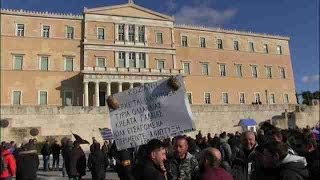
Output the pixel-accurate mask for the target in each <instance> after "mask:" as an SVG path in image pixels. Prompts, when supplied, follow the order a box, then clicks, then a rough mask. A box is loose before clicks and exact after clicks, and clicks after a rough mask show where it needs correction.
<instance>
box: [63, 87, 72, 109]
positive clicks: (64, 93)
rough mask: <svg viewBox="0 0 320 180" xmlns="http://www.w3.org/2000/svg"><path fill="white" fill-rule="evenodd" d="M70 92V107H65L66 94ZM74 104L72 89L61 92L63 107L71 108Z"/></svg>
mask: <svg viewBox="0 0 320 180" xmlns="http://www.w3.org/2000/svg"><path fill="white" fill-rule="evenodd" d="M67 92H71V94H72V97H71V105H67V103H66V93H67ZM73 104H74V90H73V89H64V90H63V106H73Z"/></svg>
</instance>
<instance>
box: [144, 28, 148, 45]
mask: <svg viewBox="0 0 320 180" xmlns="http://www.w3.org/2000/svg"><path fill="white" fill-rule="evenodd" d="M148 35H149V33H148V28H147V26H144V42H145V43H148Z"/></svg>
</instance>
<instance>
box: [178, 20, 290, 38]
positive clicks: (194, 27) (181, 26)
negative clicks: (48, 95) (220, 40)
mask: <svg viewBox="0 0 320 180" xmlns="http://www.w3.org/2000/svg"><path fill="white" fill-rule="evenodd" d="M174 27H175V28H176V29H187V30H196V31H210V32H218V33H227V34H235V35H245V36H255V37H262V38H272V39H280V40H287V41H289V40H290V37H286V36H280V35H272V34H266V33H255V32H245V31H238V30H227V29H223V28H214V27H205V26H197V25H186V24H175V25H174Z"/></svg>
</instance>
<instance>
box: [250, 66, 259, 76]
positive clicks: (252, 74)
mask: <svg viewBox="0 0 320 180" xmlns="http://www.w3.org/2000/svg"><path fill="white" fill-rule="evenodd" d="M250 67H251V77H253V78H254V79H257V78H258V77H259V68H258V65H250ZM254 67H255V68H256V75H255V74H254V71H253V68H254Z"/></svg>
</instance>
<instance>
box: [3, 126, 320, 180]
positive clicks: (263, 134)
mask: <svg viewBox="0 0 320 180" xmlns="http://www.w3.org/2000/svg"><path fill="white" fill-rule="evenodd" d="M313 130H317V131H318V133H314V132H315V131H312V129H310V128H309V127H307V128H304V129H299V128H296V129H288V130H281V129H278V128H276V127H274V126H272V125H271V124H269V123H264V124H263V125H262V126H261V127H260V129H259V130H258V131H257V133H256V132H251V131H247V132H243V133H239V132H236V133H226V132H222V133H220V134H214V135H213V136H212V135H211V134H210V133H208V134H206V135H203V134H202V133H201V131H199V133H198V134H197V135H196V137H195V138H192V137H189V136H176V137H174V138H172V139H170V138H168V139H165V140H163V141H160V140H157V139H152V140H150V141H149V142H148V143H147V144H145V145H142V146H139V147H136V148H130V149H125V150H121V151H118V150H117V147H116V144H115V143H114V142H112V141H105V142H104V144H103V146H102V147H101V146H100V144H99V143H98V142H97V141H96V140H95V139H94V138H93V142H92V144H91V145H90V154H89V156H88V157H87V158H86V156H85V153H84V151H83V150H82V148H81V146H80V143H79V142H78V141H74V142H72V141H71V139H64V140H63V141H61V145H59V144H58V141H56V140H54V141H53V142H52V143H50V142H49V141H46V142H45V143H44V145H43V146H42V149H41V152H40V153H41V154H42V157H43V170H44V171H48V170H62V174H63V176H67V177H69V179H75V180H78V179H81V177H83V176H84V175H85V174H86V169H87V168H88V169H89V170H90V171H91V174H92V179H93V180H104V179H105V175H106V170H107V168H111V169H113V170H114V171H116V172H117V174H118V176H119V178H120V179H121V180H264V179H266V180H315V179H319V177H320V165H319V163H320V161H319V139H320V138H319V127H315V128H314V129H313ZM36 143H37V142H36V140H35V139H32V140H30V141H29V142H26V143H22V144H21V146H20V147H19V148H17V146H16V145H15V143H14V142H10V143H6V142H2V144H1V176H0V179H1V180H2V179H4V180H9V179H11V177H14V176H16V179H17V180H31V179H36V177H37V170H38V168H39V158H38V153H37V151H36ZM60 154H61V155H62V158H63V162H62V169H59V164H60V162H59V157H60ZM51 155H52V160H53V161H52V165H51V168H50V165H49V159H50V157H51Z"/></svg>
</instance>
